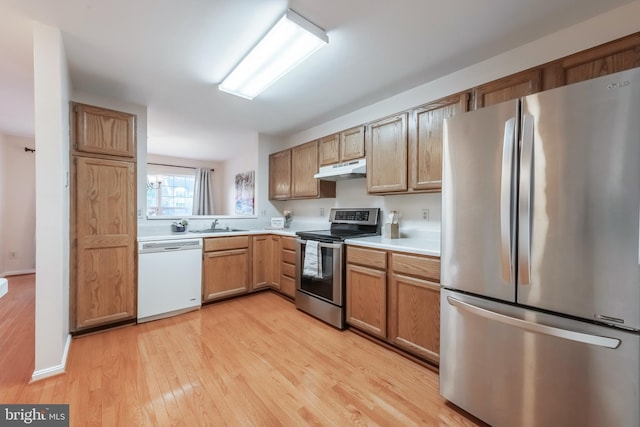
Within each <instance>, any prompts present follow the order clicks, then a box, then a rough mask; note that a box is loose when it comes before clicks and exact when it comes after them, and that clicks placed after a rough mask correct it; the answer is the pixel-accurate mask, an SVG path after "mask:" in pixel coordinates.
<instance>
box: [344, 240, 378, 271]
mask: <svg viewBox="0 0 640 427" xmlns="http://www.w3.org/2000/svg"><path fill="white" fill-rule="evenodd" d="M347 263H349V264H360V265H366V266H369V267H374V268H379V269H382V270H386V269H387V252H386V251H378V250H375V249H365V248H357V247H354V246H347Z"/></svg>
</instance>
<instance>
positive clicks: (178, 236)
mask: <svg viewBox="0 0 640 427" xmlns="http://www.w3.org/2000/svg"><path fill="white" fill-rule="evenodd" d="M256 234H278V235H281V236H290V237H295V235H296V233H295V231H291V230H271V229H260V230H243V231H222V232H216V233H198V232H192V231H186V232H180V233H177V232H172V231H167V230H166V229H162V230H145V232H144V234H138V242H152V241H155V240H183V239H197V238H204V237H228V236H242V235H256Z"/></svg>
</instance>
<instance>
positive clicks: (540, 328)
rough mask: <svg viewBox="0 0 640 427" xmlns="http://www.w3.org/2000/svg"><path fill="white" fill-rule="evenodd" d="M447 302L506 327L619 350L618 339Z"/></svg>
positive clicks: (460, 303)
mask: <svg viewBox="0 0 640 427" xmlns="http://www.w3.org/2000/svg"><path fill="white" fill-rule="evenodd" d="M447 302H448V303H449V305H451V306H453V307H456V308H458V309H460V310H463V311H466V312H468V313H471V314H474V315H476V316H480V317H483V318H485V319H489V320H493V321H496V322H500V323H503V324H505V325H510V326H514V327H516V328H520V329H523V330H525V331H528V332H533V333H536V334H543V335H549V336H552V337H556V338H561V339H565V340H570V341H576V342H580V343H583V344H590V345H596V346H599V347H605V348H618V347H619V346H620V340H619V339H617V338H609V337H603V336H599V335H591V334H585V333H582V332H576V331H569V330H567V329H561V328H554V327H553V326H547V325H541V324H539V323H534V322H529V321H527V320H521V319H516V318H515V317H511V316H506V315H504V314H500V313H496V312H494V311H490V310H487V309H484V308H481V307H478V306H475V305H473V304H469V303H466V302H463V301H460V300H458V299H456V298H453V297H447Z"/></svg>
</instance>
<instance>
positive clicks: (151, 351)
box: [0, 275, 481, 426]
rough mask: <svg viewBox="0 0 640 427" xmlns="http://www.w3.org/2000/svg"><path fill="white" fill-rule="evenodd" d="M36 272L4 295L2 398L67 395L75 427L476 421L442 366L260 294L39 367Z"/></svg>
mask: <svg viewBox="0 0 640 427" xmlns="http://www.w3.org/2000/svg"><path fill="white" fill-rule="evenodd" d="M33 282H34V276H33V275H30V276H21V277H15V278H9V294H8V295H7V296H5V297H4V298H2V299H0V321H1V323H0V343H1V347H0V349H1V351H0V403H69V404H70V412H71V425H74V426H76V425H77V426H85V425H88V426H134V425H148V426H164V425H172V426H225V425H228V426H251V425H256V426H280V425H282V426H305V425H311V426H351V425H364V426H376V425H378V426H412V425H421V426H477V425H481V424H479V423H478V422H477V421H473V420H471V418H470V417H468V416H465V415H464V414H462V413H461V412H460V411H459V410H457V409H456V408H455V407H453V406H451V405H449V404H447V403H446V402H445V401H444V400H443V399H442V398H441V397H440V396H439V395H438V377H437V374H436V373H435V372H433V371H431V370H429V369H427V368H425V367H423V366H420V365H418V364H416V363H414V362H412V361H410V360H408V359H406V358H404V357H402V356H401V355H399V354H396V353H394V352H392V351H390V350H388V349H385V348H383V347H381V346H379V345H377V344H375V343H373V342H370V341H369V340H367V339H365V338H363V337H361V336H359V335H357V334H355V333H353V332H350V331H344V332H341V331H338V330H336V329H334V328H332V327H330V326H327V325H325V324H324V323H322V322H320V321H318V320H316V319H314V318H312V317H309V316H307V315H306V314H304V313H301V312H299V311H297V310H296V309H295V307H294V305H293V304H292V303H290V302H289V301H286V300H284V299H282V298H281V297H279V296H278V295H275V294H273V293H270V292H262V293H259V294H256V295H252V296H249V297H243V298H239V299H235V300H231V301H227V302H223V303H218V304H215V305H209V306H207V307H205V308H203V309H202V310H199V311H196V312H192V313H188V314H185V315H182V316H178V317H173V318H170V319H164V320H158V321H155V322H150V323H145V324H141V325H135V326H128V327H124V328H120V329H114V330H110V331H106V332H102V333H98V334H94V335H89V336H84V337H79V338H74V339H73V341H72V344H71V349H70V352H69V358H68V361H67V372H66V373H65V374H63V375H59V376H56V377H53V378H48V379H45V380H42V381H38V382H35V383H32V384H28V381H29V378H30V375H31V373H32V372H33V352H34V351H33V348H34V347H33V333H34V332H33V329H34V323H33V322H34V320H33V292H34V291H33V287H34V284H33Z"/></svg>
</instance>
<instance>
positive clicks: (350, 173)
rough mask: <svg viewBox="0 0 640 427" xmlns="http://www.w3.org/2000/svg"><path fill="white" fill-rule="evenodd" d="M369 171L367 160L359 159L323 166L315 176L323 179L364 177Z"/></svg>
mask: <svg viewBox="0 0 640 427" xmlns="http://www.w3.org/2000/svg"><path fill="white" fill-rule="evenodd" d="M366 173H367V160H366V159H358V160H351V161H349V162H345V163H338V164H336V165H329V166H323V167H321V168H320V170H319V171H318V173H317V174H315V175H314V176H313V177H314V178H316V179H321V180H323V181H338V180H341V179H353V178H364V177H365V176H366Z"/></svg>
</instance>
